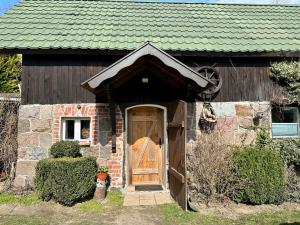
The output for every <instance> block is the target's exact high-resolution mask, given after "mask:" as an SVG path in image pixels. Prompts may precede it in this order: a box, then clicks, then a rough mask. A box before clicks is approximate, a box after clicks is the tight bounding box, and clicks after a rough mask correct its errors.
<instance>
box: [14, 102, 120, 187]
mask: <svg viewBox="0 0 300 225" xmlns="http://www.w3.org/2000/svg"><path fill="white" fill-rule="evenodd" d="M64 117H88V118H90V121H91V140H90V142H88V143H86V142H85V143H80V145H81V153H82V154H83V156H94V157H96V158H97V162H98V164H99V165H107V166H108V167H109V173H110V175H111V187H114V188H121V187H122V163H123V118H122V115H121V112H120V111H119V110H117V113H116V122H117V124H116V128H117V130H116V132H117V152H116V153H114V154H112V150H111V122H110V115H109V106H108V104H56V105H22V106H21V107H20V113H19V125H18V126H19V127H18V145H19V147H18V161H17V168H16V179H15V183H14V184H15V186H18V187H24V186H32V185H33V177H34V175H35V166H36V163H37V162H38V160H41V159H44V158H47V157H49V153H48V150H49V148H50V147H51V145H52V144H53V143H55V142H57V141H59V140H61V138H62V137H61V134H62V130H61V129H62V118H64Z"/></svg>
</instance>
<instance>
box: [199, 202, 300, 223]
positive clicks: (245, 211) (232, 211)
mask: <svg viewBox="0 0 300 225" xmlns="http://www.w3.org/2000/svg"><path fill="white" fill-rule="evenodd" d="M197 208H198V209H199V211H200V212H201V214H205V215H215V216H223V217H226V218H230V219H237V218H238V217H240V216H244V215H249V214H258V213H274V212H278V211H294V210H296V211H300V204H299V203H283V204H281V205H246V204H236V203H234V202H227V203H226V204H221V203H210V204H209V206H208V205H206V204H197Z"/></svg>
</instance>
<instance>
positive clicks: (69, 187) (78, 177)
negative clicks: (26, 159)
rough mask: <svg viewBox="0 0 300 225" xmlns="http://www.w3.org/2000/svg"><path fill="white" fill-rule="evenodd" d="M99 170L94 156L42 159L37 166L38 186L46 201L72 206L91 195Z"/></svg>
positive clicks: (42, 197) (40, 195)
mask: <svg viewBox="0 0 300 225" xmlns="http://www.w3.org/2000/svg"><path fill="white" fill-rule="evenodd" d="M96 170H97V164H96V159H95V158H94V157H82V158H59V159H44V160H40V161H39V162H38V164H37V166H36V178H35V183H36V188H37V192H38V194H39V197H40V198H41V199H43V200H45V201H49V200H51V199H52V200H54V201H56V202H59V203H61V204H63V205H67V206H71V205H73V204H74V203H76V202H78V201H82V200H84V199H87V198H89V197H91V196H92V195H93V194H94V191H95V174H96Z"/></svg>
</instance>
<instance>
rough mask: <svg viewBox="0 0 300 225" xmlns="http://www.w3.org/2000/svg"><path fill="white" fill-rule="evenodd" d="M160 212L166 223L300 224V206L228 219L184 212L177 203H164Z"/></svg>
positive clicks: (193, 224)
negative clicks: (294, 209) (292, 209)
mask: <svg viewBox="0 0 300 225" xmlns="http://www.w3.org/2000/svg"><path fill="white" fill-rule="evenodd" d="M160 212H161V213H162V215H163V218H164V222H165V223H164V224H165V225H174V224H176V225H177V224H178V225H179V224H185V225H211V224H216V225H217V224H222V225H226V224H234V225H258V224H259V225H284V224H293V225H296V224H297V225H300V207H299V211H282V212H276V213H259V214H255V215H245V216H241V217H240V218H238V219H228V218H225V217H221V216H211V215H202V214H200V213H193V212H184V211H182V210H181V209H180V208H179V207H178V206H177V205H176V204H170V205H163V206H161V207H160ZM199 221H200V223H199Z"/></svg>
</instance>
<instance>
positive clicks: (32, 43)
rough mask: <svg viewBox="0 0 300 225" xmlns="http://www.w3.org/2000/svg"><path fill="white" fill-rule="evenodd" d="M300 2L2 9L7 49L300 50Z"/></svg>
mask: <svg viewBox="0 0 300 225" xmlns="http://www.w3.org/2000/svg"><path fill="white" fill-rule="evenodd" d="M299 15H300V6H296V5H294V6H293V5H292V6H286V5H236V4H204V3H166V2H145V1H139V2H138V1H106V0H98V1H97V0H23V1H22V2H21V3H19V4H18V5H17V6H16V7H14V8H12V9H11V10H9V11H8V12H7V13H6V14H5V15H4V16H1V17H0V50H19V51H20V52H21V51H24V50H26V49H27V50H49V49H54V50H57V49H61V50H66V49H71V50H78V49H82V50H87V49H90V50H127V51H132V50H134V49H135V47H136V46H139V45H141V44H143V43H145V42H146V41H151V42H152V43H154V44H155V45H156V46H157V47H159V48H160V49H163V50H165V51H197V52H201V51H203V52H204V51H205V52H245V53H247V52H298V53H299V52H300V16H299Z"/></svg>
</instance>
